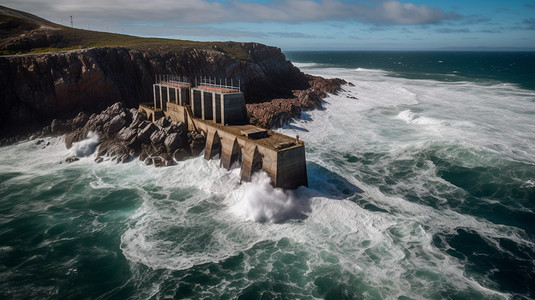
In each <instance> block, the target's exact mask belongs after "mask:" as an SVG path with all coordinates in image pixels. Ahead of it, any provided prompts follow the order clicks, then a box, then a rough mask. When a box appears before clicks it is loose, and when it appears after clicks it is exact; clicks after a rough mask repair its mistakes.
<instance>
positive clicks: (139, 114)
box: [130, 110, 147, 128]
mask: <svg viewBox="0 0 535 300" xmlns="http://www.w3.org/2000/svg"><path fill="white" fill-rule="evenodd" d="M146 120H147V114H146V113H145V111H137V110H135V111H134V112H133V113H132V123H131V124H130V127H131V128H137V127H139V125H141V124H142V123H143V121H146Z"/></svg>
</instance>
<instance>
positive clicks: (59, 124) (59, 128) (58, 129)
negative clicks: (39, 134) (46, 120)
mask: <svg viewBox="0 0 535 300" xmlns="http://www.w3.org/2000/svg"><path fill="white" fill-rule="evenodd" d="M70 129H71V127H70V126H67V124H65V122H63V121H60V120H58V119H54V120H52V123H50V131H51V132H52V133H56V134H58V133H63V132H66V131H68V130H70Z"/></svg>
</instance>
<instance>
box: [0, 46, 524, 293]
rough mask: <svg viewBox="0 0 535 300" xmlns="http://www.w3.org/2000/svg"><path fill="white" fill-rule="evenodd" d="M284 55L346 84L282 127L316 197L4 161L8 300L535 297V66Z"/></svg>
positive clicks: (148, 172) (37, 160)
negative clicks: (296, 142) (295, 144)
mask: <svg viewBox="0 0 535 300" xmlns="http://www.w3.org/2000/svg"><path fill="white" fill-rule="evenodd" d="M286 55H287V57H288V59H290V60H291V61H292V62H294V64H295V65H296V66H298V67H299V68H300V69H301V70H302V71H303V72H305V73H309V74H313V75H320V76H324V77H328V78H331V77H339V78H343V79H345V80H346V81H347V82H348V84H347V85H344V86H343V90H342V91H341V92H340V93H338V94H337V95H328V96H327V97H326V98H325V103H324V109H323V110H314V111H307V112H303V113H302V114H301V117H300V118H298V119H295V120H293V121H292V122H291V123H289V124H287V125H286V126H285V127H284V128H281V129H278V131H279V132H282V133H284V134H287V135H290V136H295V135H299V136H300V139H301V140H303V141H305V145H306V156H307V170H308V180H309V187H308V188H305V187H301V188H299V189H297V190H295V191H283V190H279V189H273V188H272V187H271V186H270V185H269V180H268V179H267V177H266V175H265V174H262V173H259V174H258V175H257V176H255V178H254V180H253V181H252V182H251V183H240V180H239V172H240V170H239V168H238V167H235V168H233V169H231V170H230V171H227V170H225V169H222V168H220V167H219V160H217V159H215V160H211V161H206V160H204V159H203V158H202V156H199V157H194V158H191V159H188V160H186V161H183V162H180V163H178V164H177V165H176V166H173V167H165V168H154V167H152V166H145V165H144V164H143V163H142V162H139V161H137V160H135V161H132V162H129V163H126V164H115V163H113V162H111V161H105V162H103V163H99V164H97V163H95V162H94V157H93V154H90V153H91V151H89V150H92V149H93V148H94V147H95V138H94V137H93V138H89V139H88V140H86V141H83V142H81V143H79V144H77V145H76V146H75V147H74V148H73V149H71V150H67V149H66V148H65V146H64V141H63V138H62V137H55V138H46V139H45V142H44V143H41V144H36V141H26V142H21V143H18V144H15V145H11V146H7V147H2V148H0V166H1V168H0V298H2V299H44V298H54V299H56V298H57V299H128V298H129V299H162V298H165V299H168V298H177V299H182V298H187V299H523V298H524V299H532V298H535V84H534V79H535V74H534V71H533V70H535V53H478V52H465V53H456V52H288V53H286ZM73 154H74V155H78V156H80V160H79V161H77V162H74V163H71V164H66V163H64V162H63V163H62V161H64V160H65V158H66V157H68V156H70V155H73Z"/></svg>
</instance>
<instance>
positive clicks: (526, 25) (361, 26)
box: [1, 0, 535, 51]
mask: <svg viewBox="0 0 535 300" xmlns="http://www.w3.org/2000/svg"><path fill="white" fill-rule="evenodd" d="M2 2H3V3H2V4H1V5H4V6H7V7H10V8H14V9H19V10H23V11H27V12H30V13H32V14H35V15H38V16H40V17H42V18H45V19H47V20H50V21H52V22H55V23H58V24H63V25H68V26H70V16H72V18H73V24H74V27H76V28H82V29H91V30H98V31H109V32H115V33H124V34H130V35H137V36H145V37H165V38H174V39H184V40H195V41H240V42H260V43H264V44H268V45H272V46H276V47H279V48H281V49H283V50H285V51H290V50H437V49H446V48H447V49H460V48H463V49H464V48H480V47H485V48H490V49H494V48H499V49H502V48H522V49H526V50H535V0H506V1H505V0H502V1H497V0H435V1H433V0H428V1H424V0H407V1H396V0H353V1H352V0H46V1H43V0H3V1H2Z"/></svg>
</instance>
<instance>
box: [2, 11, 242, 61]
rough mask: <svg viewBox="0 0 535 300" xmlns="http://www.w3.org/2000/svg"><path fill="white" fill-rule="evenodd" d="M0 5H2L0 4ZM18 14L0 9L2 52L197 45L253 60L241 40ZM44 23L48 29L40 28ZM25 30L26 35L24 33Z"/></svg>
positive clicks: (175, 49)
mask: <svg viewBox="0 0 535 300" xmlns="http://www.w3.org/2000/svg"><path fill="white" fill-rule="evenodd" d="M0 8H2V7H1V6H0ZM12 11H13V10H11V12H12ZM15 14H16V15H15V16H14V15H13V14H11V15H8V14H2V13H1V11H0V37H2V39H1V40H0V55H13V54H27V53H44V52H55V51H66V50H76V49H83V48H92V47H124V48H130V49H138V50H151V49H152V50H156V49H161V50H168V51H181V50H185V49H188V48H196V49H205V50H212V51H213V50H216V51H220V52H222V53H225V54H227V55H228V56H230V57H233V58H236V59H239V60H245V61H251V57H250V55H249V53H247V51H245V50H244V49H243V47H242V45H241V44H240V43H234V42H197V41H188V40H174V39H164V38H143V37H137V36H131V35H125V34H117V33H109V32H100V31H91V30H84V29H77V28H71V27H67V26H62V25H58V24H53V23H50V22H48V21H45V20H42V19H40V18H38V17H35V16H32V15H29V14H26V13H23V12H18V11H17V12H15ZM42 25H43V26H46V27H47V28H48V29H39V28H40V27H41V26H42ZM23 34H24V35H25V37H23V36H22V35H23ZM20 39H27V40H28V39H29V40H30V41H32V42H31V43H19V44H17V42H16V41H17V40H20ZM29 45H30V46H29Z"/></svg>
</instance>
